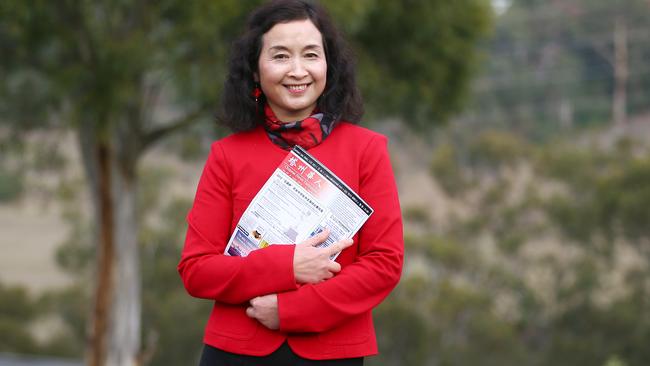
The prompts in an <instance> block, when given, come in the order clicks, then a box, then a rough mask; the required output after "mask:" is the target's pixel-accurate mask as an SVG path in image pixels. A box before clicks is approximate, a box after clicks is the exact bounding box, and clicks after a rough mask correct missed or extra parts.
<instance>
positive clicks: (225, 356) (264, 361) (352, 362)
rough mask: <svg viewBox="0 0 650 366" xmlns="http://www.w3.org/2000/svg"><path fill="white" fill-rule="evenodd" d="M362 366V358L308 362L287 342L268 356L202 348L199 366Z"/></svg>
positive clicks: (207, 347)
mask: <svg viewBox="0 0 650 366" xmlns="http://www.w3.org/2000/svg"><path fill="white" fill-rule="evenodd" d="M267 365H268V366H312V365H313V366H362V365H363V357H359V358H344V359H338V360H308V359H305V358H302V357H300V356H298V355H297V354H295V353H294V352H293V351H292V350H291V348H290V347H289V345H288V344H287V342H284V343H283V344H282V346H280V348H278V349H277V350H275V352H273V353H271V354H270V355H268V356H246V355H238V354H236V353H230V352H226V351H222V350H220V349H218V348H215V347H212V346H208V345H207V344H206V345H205V346H204V347H203V354H201V362H200V363H199V366H267Z"/></svg>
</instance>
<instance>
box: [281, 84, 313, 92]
mask: <svg viewBox="0 0 650 366" xmlns="http://www.w3.org/2000/svg"><path fill="white" fill-rule="evenodd" d="M309 85H311V83H308V84H296V85H285V86H284V87H285V88H287V89H288V90H289V92H290V93H302V92H304V91H305V90H307V87H308V86H309Z"/></svg>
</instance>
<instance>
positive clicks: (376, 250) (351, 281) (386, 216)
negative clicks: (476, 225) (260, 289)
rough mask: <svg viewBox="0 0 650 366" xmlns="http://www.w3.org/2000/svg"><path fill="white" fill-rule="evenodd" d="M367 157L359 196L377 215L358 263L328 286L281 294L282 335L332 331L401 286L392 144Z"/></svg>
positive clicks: (364, 232)
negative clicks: (398, 284)
mask: <svg viewBox="0 0 650 366" xmlns="http://www.w3.org/2000/svg"><path fill="white" fill-rule="evenodd" d="M365 151H366V154H365V156H364V158H363V159H362V160H361V161H363V165H362V166H361V167H360V168H359V169H360V188H359V193H360V195H361V196H362V197H363V198H364V200H366V201H367V202H368V204H370V206H371V207H373V208H374V210H375V211H374V213H373V214H372V215H371V216H370V218H369V219H368V221H367V222H366V223H365V225H364V226H363V227H362V229H361V230H360V232H359V236H358V239H357V241H358V247H357V251H358V254H357V258H356V260H355V261H354V262H353V263H351V264H350V265H348V266H346V267H344V268H343V269H342V270H341V272H340V273H339V274H337V275H336V276H334V277H333V278H331V279H329V280H327V281H324V282H321V283H318V284H307V285H304V286H301V287H300V288H298V289H296V290H293V291H287V292H282V293H279V294H278V296H277V299H278V300H277V303H278V312H279V320H280V322H279V327H280V330H281V331H285V332H321V331H325V330H328V329H331V328H333V327H335V326H337V325H338V324H340V323H342V322H344V321H345V320H346V319H347V318H349V317H350V316H354V315H358V314H362V313H364V312H366V311H369V310H370V309H372V308H373V307H375V306H377V305H378V304H379V303H380V302H381V301H382V300H383V299H384V298H385V297H386V296H388V294H389V293H390V291H391V290H392V289H393V287H395V285H396V284H397V282H398V280H399V277H400V274H401V269H402V261H403V247H404V245H403V234H402V218H401V212H400V207H399V200H398V197H397V187H396V185H395V179H394V176H393V171H392V168H391V165H390V159H389V156H388V150H387V148H386V138H380V139H377V138H375V139H373V140H371V141H370V144H369V146H368V147H367V148H366V149H365Z"/></svg>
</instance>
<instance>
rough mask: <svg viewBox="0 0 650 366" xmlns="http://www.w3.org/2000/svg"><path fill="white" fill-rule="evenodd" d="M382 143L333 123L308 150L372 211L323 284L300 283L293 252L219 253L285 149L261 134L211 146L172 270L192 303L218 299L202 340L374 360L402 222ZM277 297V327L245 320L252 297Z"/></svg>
mask: <svg viewBox="0 0 650 366" xmlns="http://www.w3.org/2000/svg"><path fill="white" fill-rule="evenodd" d="M386 145H387V139H386V137H384V136H383V135H380V134H378V133H375V132H372V131H370V130H367V129H365V128H362V127H359V126H356V125H352V124H349V123H341V124H339V125H338V126H337V127H336V128H335V129H334V131H332V133H331V134H330V136H329V137H328V138H327V139H326V140H325V141H324V142H323V143H321V144H320V145H318V146H316V147H313V148H311V149H310V150H309V152H310V153H311V154H312V155H313V156H314V157H315V158H316V159H318V160H320V161H321V162H322V163H323V164H325V165H326V166H327V167H329V168H330V169H331V170H332V171H333V172H334V173H335V174H336V175H338V176H339V177H340V178H341V179H342V180H343V181H345V183H346V184H347V185H348V186H350V188H352V189H353V190H354V191H356V192H357V193H358V194H359V195H360V196H361V197H362V198H363V199H364V200H365V201H366V202H367V203H368V204H369V205H370V206H371V207H372V208H373V209H374V213H373V214H372V215H371V216H370V218H369V220H368V221H367V222H366V223H365V225H364V226H363V227H362V228H361V230H360V231H359V233H358V234H357V235H356V237H355V238H354V245H353V246H351V247H349V248H347V249H346V250H344V251H343V252H342V253H341V254H340V255H339V256H338V258H337V259H336V260H337V262H339V263H340V264H341V267H342V269H341V272H339V273H338V274H337V275H336V276H334V277H333V278H331V279H329V280H327V281H324V282H321V283H319V284H314V285H312V284H307V285H297V284H296V282H295V279H294V275H293V251H294V248H295V246H294V245H271V246H269V247H267V248H264V249H259V250H256V251H254V252H252V253H251V254H250V255H249V256H247V257H245V258H241V257H230V256H225V255H223V252H224V249H225V247H226V244H227V242H228V239H229V238H230V235H231V233H232V232H233V230H234V228H235V226H236V224H237V222H238V221H239V218H240V216H241V215H242V213H243V212H244V210H245V209H246V207H247V206H248V204H249V203H250V202H251V200H252V198H253V196H254V195H255V194H256V193H257V192H258V191H259V189H260V188H261V187H262V185H263V184H264V182H266V180H267V179H268V178H269V177H270V176H271V174H272V173H273V171H274V170H275V168H276V167H277V166H278V165H279V164H280V162H281V161H282V159H284V157H285V156H286V154H287V151H285V150H282V149H281V148H280V147H278V146H276V145H274V144H273V143H272V142H271V141H270V140H269V138H268V137H267V136H266V133H265V131H264V130H263V129H262V128H261V127H258V128H257V129H255V130H253V131H249V132H244V133H237V134H234V135H231V136H229V137H226V138H224V139H222V140H219V141H217V142H215V143H214V144H213V145H212V149H211V152H210V155H209V157H208V160H207V162H206V164H205V168H204V170H203V174H202V176H201V179H200V181H199V185H198V188H197V192H196V197H195V199H194V205H193V207H192V209H191V210H190V212H189V214H188V216H187V221H188V230H187V237H186V240H185V246H184V248H183V252H182V256H181V260H180V263H179V265H178V271H179V273H180V275H181V277H182V279H183V282H184V284H185V287H186V289H187V291H188V292H189V294H190V295H192V296H195V297H200V298H205V299H211V300H214V307H213V310H212V313H211V314H210V318H209V320H208V323H207V326H206V329H205V336H204V342H205V343H206V344H209V345H211V346H214V347H217V348H219V349H222V350H225V351H228V352H233V353H238V354H245V355H256V356H262V355H268V354H270V353H271V352H273V351H274V350H276V349H277V348H278V347H279V346H280V345H281V344H282V343H283V342H284V341H285V340H286V341H288V343H289V346H290V347H291V348H292V350H293V351H294V352H295V353H297V354H298V355H300V356H302V357H304V358H309V359H334V358H349V357H361V356H368V355H373V354H376V353H377V343H376V339H375V333H374V327H373V323H372V316H371V310H372V308H374V307H375V306H377V305H378V304H379V303H380V302H381V301H382V300H383V299H384V298H385V297H386V296H387V295H388V293H389V292H390V291H391V290H392V289H393V287H395V285H396V284H397V282H398V280H399V277H400V274H401V270H402V261H403V247H404V243H403V234H402V218H401V213H400V207H399V201H398V197H397V188H396V185H395V179H394V176H393V171H392V168H391V165H390V160H389V155H388V150H387V146H386ZM271 293H277V294H278V308H279V317H280V329H279V330H277V331H274V330H270V329H268V328H266V327H265V326H264V325H262V324H261V323H259V322H258V321H257V320H255V319H252V318H249V317H248V316H247V315H246V313H245V309H246V307H247V305H248V301H249V300H250V299H252V298H254V297H256V296H260V295H267V294H271Z"/></svg>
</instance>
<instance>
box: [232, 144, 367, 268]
mask: <svg viewBox="0 0 650 366" xmlns="http://www.w3.org/2000/svg"><path fill="white" fill-rule="evenodd" d="M372 212H373V209H372V208H371V207H370V206H369V205H368V204H367V203H366V202H364V201H363V199H361V197H359V195H358V194H356V193H355V192H354V191H353V190H352V189H350V188H349V187H348V186H347V185H346V184H345V183H344V182H343V181H342V180H341V179H339V178H338V177H337V176H336V175H335V174H334V173H332V172H331V171H330V170H329V169H327V167H326V166H324V165H323V164H321V163H320V162H319V161H318V160H316V159H315V158H314V157H313V156H311V155H310V154H309V153H308V152H307V151H306V150H304V149H303V148H301V147H300V146H296V147H294V148H293V149H292V150H291V151H290V152H289V154H288V155H287V157H286V158H285V159H284V160H283V161H282V163H280V165H279V166H278V168H277V169H276V170H275V171H274V172H273V174H272V175H271V177H270V178H269V179H268V180H267V181H266V183H264V186H262V188H261V189H260V191H259V192H257V194H256V195H255V197H254V198H253V200H252V201H251V203H250V205H249V206H248V207H247V208H246V211H244V213H243V214H242V217H241V218H240V220H239V222H238V223H237V227H236V228H235V231H234V232H233V234H232V236H231V237H230V240H229V241H228V245H227V246H226V249H225V254H226V255H232V256H242V257H245V256H247V255H248V254H249V253H250V252H252V251H253V250H256V249H260V248H264V247H267V246H269V245H271V244H294V243H300V242H302V241H304V240H305V239H308V238H310V237H312V236H313V235H316V234H318V233H320V232H321V231H322V230H324V229H325V228H327V229H328V230H329V231H330V234H329V237H328V238H327V240H326V241H324V242H323V243H322V244H320V245H319V246H322V247H327V246H329V245H331V244H332V243H334V242H337V241H339V240H342V239H349V238H352V237H353V236H354V235H355V234H356V233H357V231H359V229H360V228H361V226H362V225H363V224H364V223H365V222H366V220H368V218H369V217H370V215H371V214H372ZM337 255H338V253H337V254H335V255H334V256H332V259H334V258H336V256H337Z"/></svg>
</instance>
